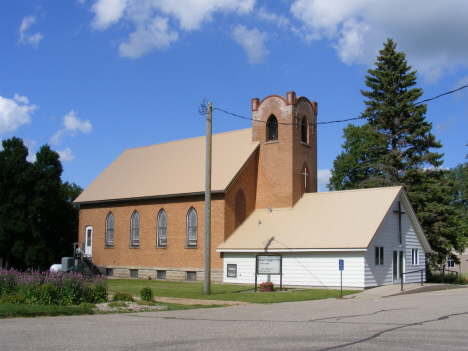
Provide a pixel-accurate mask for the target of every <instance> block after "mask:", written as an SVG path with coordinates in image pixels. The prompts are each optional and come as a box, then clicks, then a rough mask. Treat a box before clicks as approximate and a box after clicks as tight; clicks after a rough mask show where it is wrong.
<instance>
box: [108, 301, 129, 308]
mask: <svg viewBox="0 0 468 351" xmlns="http://www.w3.org/2000/svg"><path fill="white" fill-rule="evenodd" d="M125 306H127V305H126V304H125V302H124V301H113V302H109V307H112V308H115V307H125Z"/></svg>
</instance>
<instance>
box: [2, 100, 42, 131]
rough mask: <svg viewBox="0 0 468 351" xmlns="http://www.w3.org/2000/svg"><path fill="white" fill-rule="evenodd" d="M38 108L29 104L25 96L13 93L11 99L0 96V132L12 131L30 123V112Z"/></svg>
mask: <svg viewBox="0 0 468 351" xmlns="http://www.w3.org/2000/svg"><path fill="white" fill-rule="evenodd" d="M38 108H39V107H38V106H36V105H30V104H29V100H28V98H27V97H25V96H19V95H18V94H15V96H14V98H13V99H8V98H4V97H2V96H0V133H8V132H14V131H16V130H17V129H18V128H19V127H20V126H22V125H25V124H29V123H31V114H32V113H34V111H36V110H37V109H38Z"/></svg>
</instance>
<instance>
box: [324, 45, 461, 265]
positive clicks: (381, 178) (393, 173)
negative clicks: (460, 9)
mask: <svg viewBox="0 0 468 351" xmlns="http://www.w3.org/2000/svg"><path fill="white" fill-rule="evenodd" d="M395 49H396V44H395V43H394V42H393V40H391V39H388V41H387V43H384V48H383V50H381V51H380V52H379V53H380V55H379V56H378V57H377V62H376V68H375V69H369V70H368V71H367V72H368V75H366V86H367V87H369V88H370V90H368V91H361V93H362V95H364V96H365V97H366V98H367V100H365V101H364V103H365V104H366V109H365V111H364V112H363V113H362V114H361V118H363V119H367V123H366V124H365V125H364V126H362V127H354V126H352V127H351V126H348V127H347V128H345V130H344V131H345V135H344V137H345V138H346V142H345V144H344V145H343V149H344V151H343V152H342V153H341V155H339V156H338V157H337V158H336V160H335V162H334V164H333V170H332V171H331V173H332V177H331V179H330V184H329V185H328V187H329V189H331V190H343V189H356V188H363V187H370V186H372V187H375V186H393V185H402V186H404V188H405V191H406V193H407V194H408V197H409V199H410V202H411V203H412V205H413V208H414V210H415V212H416V215H417V217H418V219H419V221H420V223H421V225H422V227H423V229H424V232H425V234H426V236H427V238H428V240H429V243H430V244H431V247H432V250H433V254H431V257H430V258H431V262H432V263H433V264H439V263H442V262H444V261H445V259H446V257H447V256H451V257H454V256H453V253H454V252H453V250H455V251H456V252H459V253H461V252H463V251H464V249H465V245H466V238H467V237H468V232H467V228H466V227H465V226H463V225H461V223H462V221H461V217H460V212H459V211H457V210H456V209H455V208H454V207H453V206H451V205H450V204H451V186H452V184H451V183H450V181H449V180H448V179H447V177H446V171H444V170H442V169H441V168H440V166H441V165H442V163H443V160H442V156H443V154H439V153H437V152H435V151H433V149H439V148H441V147H442V145H441V143H440V142H437V141H436V140H435V136H434V135H433V134H431V129H432V124H431V123H429V122H427V121H426V120H425V113H426V110H427V106H426V105H425V104H417V100H418V99H419V98H420V97H421V96H422V94H423V92H422V90H421V89H419V88H416V87H415V85H416V80H417V77H416V71H411V66H408V64H407V61H406V58H405V54H404V53H402V52H397V51H396V50H395ZM376 134H379V135H380V136H381V138H378V137H376V136H375V135H376ZM351 159H353V160H355V162H354V163H353V162H351V161H350V160H351Z"/></svg>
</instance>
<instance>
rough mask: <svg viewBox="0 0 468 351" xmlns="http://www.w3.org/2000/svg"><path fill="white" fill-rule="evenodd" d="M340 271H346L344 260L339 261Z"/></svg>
mask: <svg viewBox="0 0 468 351" xmlns="http://www.w3.org/2000/svg"><path fill="white" fill-rule="evenodd" d="M339 265H340V271H344V260H339Z"/></svg>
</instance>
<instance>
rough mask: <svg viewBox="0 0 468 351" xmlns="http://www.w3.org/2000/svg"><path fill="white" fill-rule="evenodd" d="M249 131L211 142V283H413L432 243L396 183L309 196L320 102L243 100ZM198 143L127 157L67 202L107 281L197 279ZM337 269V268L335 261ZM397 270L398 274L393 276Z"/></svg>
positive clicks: (201, 145) (201, 168) (290, 96)
mask: <svg viewBox="0 0 468 351" xmlns="http://www.w3.org/2000/svg"><path fill="white" fill-rule="evenodd" d="M251 109H252V119H253V121H252V128H249V129H244V130H238V131H233V132H227V133H220V134H215V135H213V146H212V150H213V155H212V209H211V218H212V223H211V280H212V281H213V282H226V283H228V282H229V283H253V282H254V281H255V273H256V262H257V261H256V260H257V257H259V255H272V256H276V257H277V258H278V256H279V257H280V259H281V276H280V275H274V274H273V275H268V276H259V279H260V280H261V281H265V280H267V279H268V280H270V281H273V282H275V283H279V280H280V277H281V280H282V283H283V284H284V285H297V286H321V287H337V286H339V285H340V271H339V268H338V262H339V261H340V260H342V261H341V264H343V263H344V269H343V271H342V276H343V286H344V287H354V288H367V287H372V286H377V285H385V284H393V283H397V282H399V281H400V279H401V277H402V276H403V279H404V280H405V281H418V279H419V280H420V279H421V278H420V274H419V273H414V274H413V273H410V272H412V271H415V272H420V271H421V270H423V274H425V271H424V269H425V254H426V253H428V252H430V247H429V244H428V242H427V239H426V238H425V236H424V233H423V231H422V229H421V226H420V224H419V223H418V221H417V219H416V216H415V213H414V211H413V209H412V207H411V204H410V203H409V201H408V198H407V196H406V195H405V193H404V191H403V189H402V188H401V187H392V188H379V189H364V190H352V191H341V192H327V193H317V125H316V123H317V113H318V111H317V104H316V103H315V102H313V101H309V100H308V99H307V98H305V97H296V94H295V93H294V92H292V91H291V92H288V93H287V94H286V98H284V97H282V96H278V95H270V96H268V97H266V98H264V99H263V100H262V101H260V100H259V99H257V98H255V99H252V101H251ZM205 143H206V139H205V137H198V138H192V139H185V140H179V141H174V142H168V143H162V144H156V145H151V146H146V147H139V148H134V149H128V150H125V151H124V152H123V153H122V154H121V155H120V156H119V157H118V158H117V159H116V160H115V161H114V162H113V163H112V164H111V165H110V166H108V167H107V168H106V169H105V170H104V171H103V172H102V173H101V174H100V175H99V176H98V177H97V178H96V179H95V180H94V181H93V182H92V183H91V184H90V185H89V186H88V187H87V188H86V189H85V190H84V191H83V193H82V194H81V195H80V196H79V197H78V198H77V199H76V200H75V203H78V204H79V205H80V219H79V238H78V241H79V242H81V243H84V251H85V254H86V255H88V256H89V257H92V261H93V263H94V264H95V265H96V266H97V267H98V268H99V269H100V270H101V272H102V273H104V274H106V275H107V276H110V277H115V278H140V279H141V278H143V279H148V278H151V279H167V280H179V281H182V280H187V281H203V279H204V276H203V274H204V237H203V230H204V218H205V213H204V210H205V198H204V191H205ZM341 268H343V267H342V266H341ZM401 273H405V274H403V275H402V274H401Z"/></svg>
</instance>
